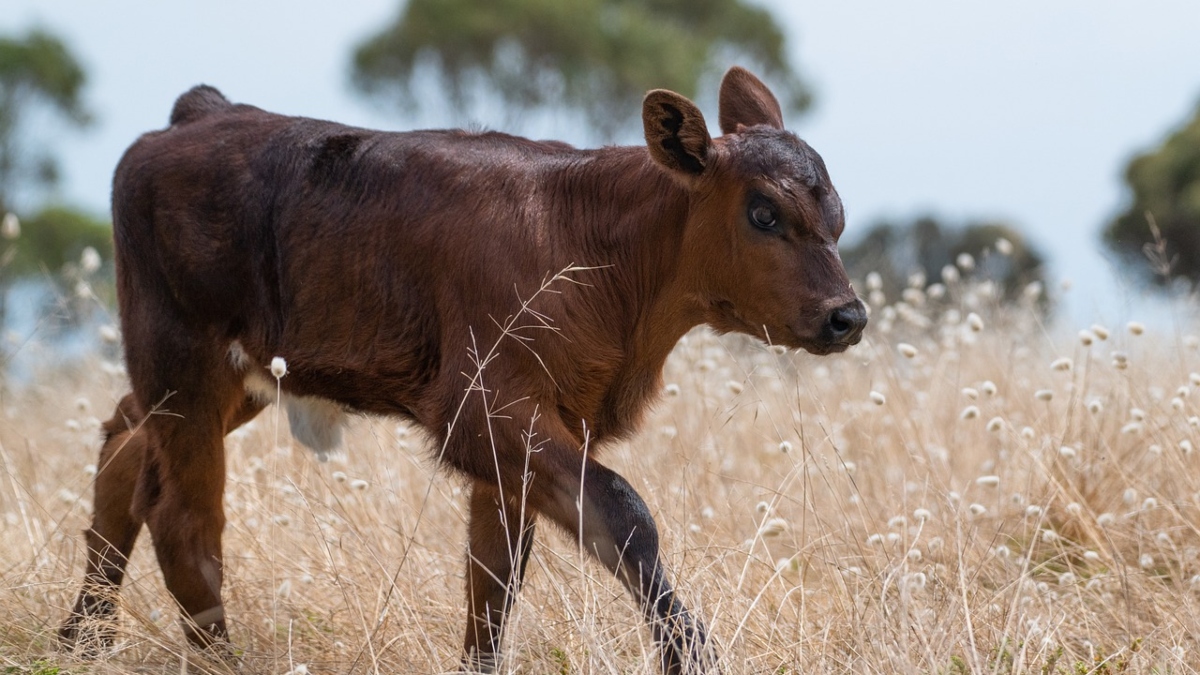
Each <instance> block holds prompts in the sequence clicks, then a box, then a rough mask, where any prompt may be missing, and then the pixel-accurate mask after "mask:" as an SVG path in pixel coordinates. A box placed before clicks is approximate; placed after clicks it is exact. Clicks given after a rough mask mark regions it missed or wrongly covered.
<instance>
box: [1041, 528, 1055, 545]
mask: <svg viewBox="0 0 1200 675" xmlns="http://www.w3.org/2000/svg"><path fill="white" fill-rule="evenodd" d="M1042 541H1044V542H1046V543H1047V544H1053V543H1054V542H1056V541H1058V533H1057V532H1055V531H1054V530H1042Z"/></svg>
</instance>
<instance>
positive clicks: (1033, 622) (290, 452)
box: [0, 284, 1200, 675]
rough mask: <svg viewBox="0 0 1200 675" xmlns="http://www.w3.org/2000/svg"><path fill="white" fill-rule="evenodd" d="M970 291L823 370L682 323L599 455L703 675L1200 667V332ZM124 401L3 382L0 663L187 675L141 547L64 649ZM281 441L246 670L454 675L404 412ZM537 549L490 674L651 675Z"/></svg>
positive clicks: (626, 625) (440, 545)
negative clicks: (637, 423) (1090, 323)
mask: <svg viewBox="0 0 1200 675" xmlns="http://www.w3.org/2000/svg"><path fill="white" fill-rule="evenodd" d="M990 291H991V289H990V287H989V286H987V285H986V284H984V285H974V286H967V285H964V284H959V285H955V284H951V285H950V287H949V289H948V290H947V293H946V295H945V296H944V297H942V298H940V299H938V300H936V301H934V300H931V299H929V298H928V297H927V296H926V293H925V292H924V291H923V290H920V289H912V290H911V291H909V292H906V294H905V301H904V302H899V303H894V304H890V305H886V306H885V305H884V303H883V302H880V300H881V299H880V298H878V297H877V298H875V299H874V301H873V316H872V324H871V326H870V328H869V329H868V337H867V339H866V340H865V341H864V342H863V343H862V344H861V345H860V346H858V347H856V348H854V349H852V350H851V351H850V352H848V353H846V354H844V355H840V356H836V357H827V358H821V359H818V358H815V357H811V356H808V355H803V354H793V353H787V354H782V353H776V352H773V351H770V350H768V349H766V348H764V347H762V346H760V345H757V344H756V343H752V342H750V341H748V340H745V339H741V338H737V337H726V338H721V339H718V338H716V337H714V336H712V335H711V334H709V333H707V332H703V331H697V332H694V333H692V334H691V335H689V336H688V337H687V338H686V339H685V341H684V342H682V343H681V344H680V345H679V347H678V348H677V350H676V352H675V354H674V355H673V356H672V358H671V360H670V361H669V363H668V365H667V369H666V373H665V382H666V383H667V386H666V391H665V392H664V396H663V398H662V400H661V401H660V402H659V404H658V405H657V406H656V408H655V410H654V412H653V414H652V415H651V416H650V418H649V421H648V423H647V424H646V426H645V428H644V429H643V430H642V432H641V433H640V434H639V435H638V436H637V437H636V438H634V439H633V440H632V441H630V442H629V443H623V444H619V445H615V446H612V447H610V448H608V449H607V450H606V451H605V453H604V461H605V462H606V463H607V464H609V465H610V466H612V467H613V468H615V469H616V470H617V471H619V472H621V473H622V474H623V475H625V476H626V477H628V478H629V479H630V482H631V483H632V484H633V485H634V487H636V488H637V489H638V490H639V491H640V492H641V494H642V495H643V496H644V497H645V499H646V501H647V503H648V504H649V505H650V508H651V510H652V511H653V513H654V515H655V518H656V520H657V522H658V524H659V527H660V531H661V535H662V540H663V550H664V555H665V557H666V559H667V561H668V562H669V564H670V566H671V569H672V574H673V579H674V580H675V582H676V585H677V587H678V588H679V590H680V593H681V594H682V596H683V598H684V599H685V600H686V601H687V602H688V603H689V604H690V605H691V606H692V607H694V608H695V609H696V610H697V611H698V612H699V613H700V614H701V615H702V616H704V617H706V619H707V621H708V624H709V627H710V629H711V633H712V636H713V638H714V640H715V641H716V642H717V643H718V644H719V645H720V649H721V651H722V653H723V655H724V659H723V661H722V663H723V666H724V670H725V672H728V673H731V674H740V673H793V672H796V673H800V672H803V673H842V672H855V673H939V674H940V673H968V672H970V673H1059V672H1061V673H1089V672H1094V673H1121V672H1129V673H1185V672H1193V671H1194V670H1196V669H1198V668H1200V645H1198V644H1197V643H1196V637H1197V635H1200V530H1198V529H1197V525H1198V524H1200V452H1196V450H1197V449H1200V374H1197V373H1200V351H1198V350H1197V346H1198V344H1200V341H1198V340H1197V339H1196V338H1195V337H1192V336H1189V335H1187V331H1181V332H1180V333H1178V334H1163V333H1162V332H1156V331H1155V330H1151V329H1142V327H1141V326H1140V325H1139V324H1131V325H1129V326H1124V325H1122V326H1109V327H1107V329H1105V328H1104V327H1100V326H1097V327H1094V328H1089V327H1087V326H1076V327H1074V328H1070V329H1068V328H1065V327H1060V328H1058V329H1055V330H1048V329H1046V328H1044V327H1043V326H1042V325H1041V324H1040V323H1039V320H1038V318H1037V314H1036V313H1035V312H1034V311H1032V309H1029V308H1028V307H1026V308H1020V307H1016V308H1010V309H1006V310H1003V311H1001V310H998V309H996V308H995V301H994V300H993V299H992V297H991V296H992V295H993V293H992V292H990ZM890 300H896V299H890ZM1081 328H1083V329H1086V330H1085V331H1084V332H1083V333H1081V334H1080V335H1079V336H1076V332H1077V331H1078V330H1079V329H1081ZM49 362H50V361H49V360H48V363H49ZM124 390H125V384H124V381H123V377H122V375H121V373H120V369H119V368H118V367H116V366H115V365H114V364H112V363H106V362H105V361H104V360H103V359H102V358H101V357H100V356H99V355H98V356H96V357H94V358H93V359H91V360H90V361H88V362H87V363H84V364H82V365H71V366H69V367H67V366H61V367H59V368H57V369H56V368H54V367H51V366H50V365H47V366H46V367H45V369H44V370H43V371H42V372H41V373H40V374H39V375H38V376H37V377H35V378H34V379H33V381H31V382H30V383H28V384H20V385H17V384H14V385H12V386H10V387H9V388H8V389H7V390H6V391H5V392H4V393H3V402H2V405H3V409H2V411H0V412H2V415H0V443H2V444H3V448H2V453H0V472H2V475H0V513H2V518H0V550H2V551H3V553H0V561H2V562H3V564H2V566H0V580H2V581H0V583H2V584H3V592H0V670H2V672H6V673H41V674H43V675H48V674H50V673H56V672H68V671H69V672H72V673H83V672H86V673H110V672H133V671H137V672H148V673H156V672H172V673H174V672H180V671H181V659H180V656H181V655H186V654H187V653H188V650H187V649H186V648H185V647H183V646H182V644H181V642H182V638H181V633H180V631H179V628H178V626H177V617H176V613H175V611H174V609H173V607H172V604H171V600H170V599H169V597H168V596H167V594H166V593H165V591H164V588H163V584H162V579H161V577H160V575H159V573H158V570H157V565H156V563H155V561H154V556H153V552H152V550H150V547H149V538H148V536H145V535H143V539H142V540H141V541H140V542H139V545H138V549H137V550H136V552H135V554H134V556H133V560H132V563H131V567H130V574H129V578H128V580H127V583H126V587H125V591H124V594H123V596H122V604H121V612H120V614H121V619H120V638H119V640H118V642H117V645H116V648H115V649H114V650H113V651H112V652H111V653H109V654H107V655H105V656H104V657H103V658H101V659H100V660H99V661H96V662H90V663H89V662H82V661H77V660H75V659H73V658H72V657H71V656H69V655H65V654H61V653H59V652H57V651H56V646H55V637H54V632H55V630H56V628H57V624H58V623H59V622H60V621H61V620H62V619H63V618H64V616H65V615H66V612H67V610H68V608H69V605H70V603H71V601H72V599H73V596H74V593H75V592H76V590H77V583H78V580H79V577H80V576H81V574H82V567H83V559H84V550H83V541H82V537H81V536H80V531H81V530H82V529H83V528H85V527H86V526H87V523H88V518H89V512H90V499H91V491H90V483H91V481H92V477H93V475H94V473H95V470H96V469H95V466H94V463H95V461H96V451H97V448H98V433H97V429H98V424H99V420H101V419H104V418H105V417H107V416H108V414H109V413H110V411H111V409H112V406H113V404H114V403H115V401H116V400H117V399H118V398H119V397H120V395H121V394H123V393H124ZM277 425H278V430H277ZM286 426H287V425H286V422H280V421H279V419H278V416H277V413H276V410H275V408H273V407H272V408H268V410H267V411H266V412H265V413H264V414H263V415H261V416H260V417H259V418H258V419H257V420H256V421H255V422H254V423H252V424H251V425H250V426H248V427H245V428H243V429H241V430H239V431H237V432H235V433H234V434H232V435H231V436H230V437H229V439H228V441H227V448H228V455H229V462H228V464H229V465H228V477H229V484H228V489H227V492H226V507H227V508H226V510H227V514H228V526H227V528H226V532H225V539H224V542H225V551H226V585H225V593H226V600H227V607H228V611H229V614H230V617H231V626H230V630H231V634H232V638H233V640H234V642H235V643H236V645H237V647H238V648H239V649H240V650H242V651H243V659H242V662H241V664H240V671H239V672H248V673H287V672H291V673H301V672H310V673H369V672H378V673H436V672H446V671H452V670H454V668H455V667H456V665H457V663H458V659H459V645H460V641H461V631H462V629H463V623H464V618H463V614H464V601H463V597H462V594H463V591H462V571H463V546H464V541H465V522H464V508H465V499H464V494H463V493H462V490H461V488H462V485H461V484H460V482H459V481H458V480H457V479H456V478H454V477H453V476H450V475H447V474H445V473H444V472H441V471H438V470H436V468H435V467H434V466H433V464H432V462H431V461H430V459H429V457H430V455H431V452H430V451H429V449H428V448H427V447H426V443H425V441H424V440H423V438H422V436H421V435H420V433H418V432H417V431H416V430H410V429H408V428H406V427H404V426H402V425H398V424H397V423H396V422H395V421H390V420H381V419H365V418H364V419H358V420H356V421H355V422H354V424H353V426H352V429H351V433H350V434H349V438H348V444H347V445H348V452H347V453H346V455H345V456H342V457H335V458H334V459H333V460H331V461H330V462H328V463H325V464H321V463H318V462H316V461H315V460H314V459H313V458H312V457H311V455H310V454H309V453H308V452H307V451H306V450H304V449H303V448H302V447H300V446H296V447H292V441H291V439H290V437H289V436H288V433H287V430H286ZM538 536H539V539H538V542H537V544H536V546H535V548H534V554H533V558H532V561H531V564H530V571H529V576H528V580H527V584H526V587H525V590H524V591H523V593H522V595H521V597H520V600H519V601H518V603H517V605H516V607H515V609H514V612H513V616H512V621H511V623H510V625H509V628H508V632H507V636H506V647H507V649H506V654H507V657H506V660H505V661H504V663H503V664H502V672H519V673H562V674H566V673H636V674H642V673H646V674H649V673H655V672H656V668H657V661H656V657H655V655H654V651H653V649H652V646H651V645H650V636H649V631H648V630H647V629H646V628H645V627H644V626H643V624H642V622H641V621H640V619H639V618H637V615H636V612H635V608H634V607H633V605H632V603H631V601H630V600H629V599H628V597H627V596H626V595H625V593H624V592H623V591H622V589H621V587H620V586H619V584H618V583H617V582H616V581H615V580H614V579H612V578H611V577H610V576H609V575H608V574H607V573H606V572H605V571H604V570H603V569H602V568H600V567H599V566H598V565H596V564H594V563H592V562H590V561H588V560H585V559H584V557H583V556H582V555H581V553H580V551H579V548H578V546H577V545H576V544H575V543H573V542H571V541H569V540H568V539H567V538H566V537H564V536H562V535H561V534H560V533H557V532H553V531H551V530H550V529H549V528H545V527H544V528H542V529H541V530H540V531H539V535H538ZM191 658H192V661H193V664H192V665H191V666H190V670H192V671H193V672H194V671H195V670H196V669H197V665H196V664H195V657H191ZM208 667H209V668H211V669H213V671H214V672H225V671H226V670H232V669H231V668H228V667H226V666H223V665H220V664H216V665H213V664H209V666H208Z"/></svg>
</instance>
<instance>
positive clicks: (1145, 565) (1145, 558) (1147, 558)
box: [1138, 553, 1154, 570]
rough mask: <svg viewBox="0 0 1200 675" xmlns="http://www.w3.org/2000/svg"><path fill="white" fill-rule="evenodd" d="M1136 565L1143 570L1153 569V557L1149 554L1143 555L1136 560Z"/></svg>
mask: <svg viewBox="0 0 1200 675" xmlns="http://www.w3.org/2000/svg"><path fill="white" fill-rule="evenodd" d="M1138 565H1140V566H1141V568H1142V569H1144V570H1148V569H1150V568H1151V567H1154V556H1152V555H1150V554H1149V553H1143V554H1142V557H1140V558H1138Z"/></svg>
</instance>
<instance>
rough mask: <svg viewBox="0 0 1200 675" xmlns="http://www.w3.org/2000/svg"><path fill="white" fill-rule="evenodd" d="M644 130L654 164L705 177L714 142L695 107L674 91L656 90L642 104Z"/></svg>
mask: <svg viewBox="0 0 1200 675" xmlns="http://www.w3.org/2000/svg"><path fill="white" fill-rule="evenodd" d="M642 126H644V127H645V129H646V147H647V148H649V149H650V156H651V157H653V158H654V161H656V162H658V163H659V164H661V165H662V166H664V167H666V168H667V169H669V170H671V171H674V172H676V173H681V174H684V175H688V176H698V175H700V174H702V173H704V167H706V166H707V165H708V152H709V148H710V147H711V146H712V138H711V137H710V136H709V135H708V125H707V124H705V122H704V115H702V114H701V113H700V109H699V108H697V107H696V104H695V103H692V102H691V101H689V100H687V98H685V97H683V96H680V95H679V94H676V93H675V92H673V91H667V90H666V89H655V90H654V91H651V92H650V93H648V94H646V98H645V99H643V100H642Z"/></svg>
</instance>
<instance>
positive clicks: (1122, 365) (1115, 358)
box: [1112, 352, 1129, 370]
mask: <svg viewBox="0 0 1200 675" xmlns="http://www.w3.org/2000/svg"><path fill="white" fill-rule="evenodd" d="M1112 365H1113V368H1116V369H1117V370H1125V369H1126V368H1128V367H1129V355H1128V354H1126V353H1125V352H1113V353H1112Z"/></svg>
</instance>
